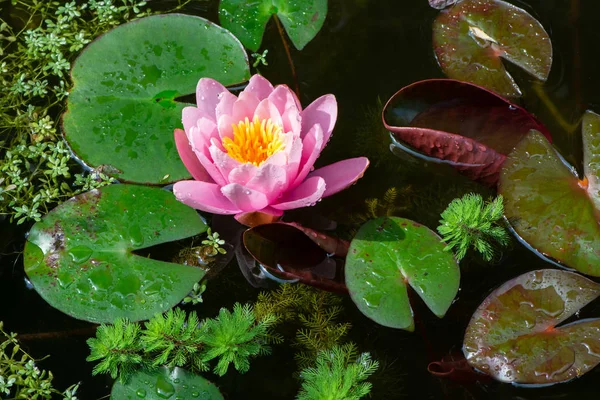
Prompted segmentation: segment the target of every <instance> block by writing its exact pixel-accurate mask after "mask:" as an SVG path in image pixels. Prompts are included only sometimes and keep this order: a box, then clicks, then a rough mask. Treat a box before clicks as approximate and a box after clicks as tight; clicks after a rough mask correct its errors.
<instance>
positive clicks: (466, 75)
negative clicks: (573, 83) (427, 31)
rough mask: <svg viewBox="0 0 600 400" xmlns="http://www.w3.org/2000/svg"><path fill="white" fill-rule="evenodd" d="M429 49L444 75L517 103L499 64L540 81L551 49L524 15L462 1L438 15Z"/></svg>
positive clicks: (482, 0)
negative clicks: (431, 48)
mask: <svg viewBox="0 0 600 400" xmlns="http://www.w3.org/2000/svg"><path fill="white" fill-rule="evenodd" d="M433 48H434V50H435V55H436V57H437V60H438V63H439V65H440V67H441V68H442V70H443V71H444V73H445V74H446V75H447V76H448V77H450V78H455V79H461V80H465V81H468V82H473V83H475V84H478V85H481V86H484V87H486V88H489V89H491V90H493V91H495V92H497V93H499V94H501V95H502V96H507V97H518V96H521V90H520V89H519V87H518V86H517V84H516V83H515V81H514V79H513V78H512V76H511V75H510V74H509V73H508V71H506V69H505V68H504V65H503V64H502V59H505V60H508V61H510V62H511V63H513V64H515V65H517V66H519V67H521V68H522V69H523V70H525V71H526V72H528V73H529V74H530V75H532V76H533V77H535V78H536V79H539V80H541V81H545V80H546V79H547V78H548V74H549V73H550V67H551V66H552V43H551V42H550V37H549V36H548V33H546V31H545V30H544V27H543V26H542V25H541V24H540V23H539V22H538V21H537V20H536V19H535V18H533V17H532V16H531V15H529V14H528V13H527V11H525V10H523V9H521V8H519V7H515V6H513V5H512V4H509V3H506V2H504V1H500V0H462V1H460V2H458V3H457V4H455V5H454V6H453V7H451V8H449V9H446V10H443V11H442V12H441V13H440V15H439V16H438V17H437V18H436V20H435V22H434V24H433Z"/></svg>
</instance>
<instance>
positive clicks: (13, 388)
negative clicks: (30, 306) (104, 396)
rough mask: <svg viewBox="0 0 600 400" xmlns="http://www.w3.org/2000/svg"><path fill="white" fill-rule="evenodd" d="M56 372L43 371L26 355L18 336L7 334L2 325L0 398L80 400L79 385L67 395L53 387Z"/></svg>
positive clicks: (0, 327) (0, 335) (65, 392)
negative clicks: (78, 396) (77, 393)
mask: <svg viewBox="0 0 600 400" xmlns="http://www.w3.org/2000/svg"><path fill="white" fill-rule="evenodd" d="M53 378H54V377H53V375H52V372H50V371H45V370H40V369H39V368H38V367H37V365H36V362H35V359H34V358H33V357H31V356H30V355H29V354H28V353H27V352H25V351H24V350H23V349H22V348H21V345H20V344H19V342H18V340H17V335H16V334H14V333H7V332H6V331H4V328H3V323H2V321H0V398H2V399H33V400H35V399H52V398H56V397H55V396H56V395H58V396H61V398H62V399H63V400H77V396H76V392H77V389H78V387H79V384H76V385H71V386H70V387H69V388H67V389H66V390H65V391H64V392H61V391H59V390H57V389H55V388H54V387H53V386H52V380H53Z"/></svg>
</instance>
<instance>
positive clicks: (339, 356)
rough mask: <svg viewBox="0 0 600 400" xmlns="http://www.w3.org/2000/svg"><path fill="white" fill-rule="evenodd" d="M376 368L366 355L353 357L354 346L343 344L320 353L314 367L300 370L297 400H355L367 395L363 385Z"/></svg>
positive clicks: (365, 385) (365, 384)
mask: <svg viewBox="0 0 600 400" xmlns="http://www.w3.org/2000/svg"><path fill="white" fill-rule="evenodd" d="M378 367H379V363H378V362H377V361H373V360H372V359H371V356H370V354H369V353H362V354H360V355H359V356H357V355H356V346H354V345H353V344H347V345H344V346H334V347H332V348H331V349H329V350H322V351H320V352H319V353H318V354H317V358H316V360H315V365H314V366H313V367H308V368H305V369H303V370H302V372H301V373H300V378H301V379H302V381H303V382H302V389H301V391H300V393H298V396H297V397H296V399H297V400H358V399H360V398H362V397H364V396H366V395H368V394H369V392H370V391H371V383H369V382H365V381H366V380H367V378H368V377H369V376H371V375H372V374H373V373H374V372H375V371H376V370H377V368H378Z"/></svg>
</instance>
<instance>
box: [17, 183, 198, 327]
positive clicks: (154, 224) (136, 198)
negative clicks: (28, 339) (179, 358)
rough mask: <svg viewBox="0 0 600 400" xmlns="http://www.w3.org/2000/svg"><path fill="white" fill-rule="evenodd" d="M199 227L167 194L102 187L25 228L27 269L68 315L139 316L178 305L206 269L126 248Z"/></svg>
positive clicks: (193, 216)
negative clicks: (144, 255) (146, 255)
mask: <svg viewBox="0 0 600 400" xmlns="http://www.w3.org/2000/svg"><path fill="white" fill-rule="evenodd" d="M205 230H206V225H205V224H204V222H202V219H201V218H200V217H199V215H198V214H197V213H196V211H195V210H193V209H192V208H190V207H188V206H186V205H184V204H182V203H180V202H179V201H177V200H176V199H175V197H174V196H173V194H172V193H170V192H167V191H165V190H162V189H158V188H151V187H143V186H135V185H111V186H106V187H103V188H101V189H99V190H92V191H91V192H87V193H84V194H81V195H79V196H76V197H73V198H72V199H70V200H68V201H66V202H64V203H63V204H61V205H59V206H58V207H56V208H55V209H54V210H52V211H50V212H49V213H48V214H47V215H46V216H45V217H44V218H43V219H42V220H41V221H40V222H38V223H36V224H35V225H34V226H33V228H31V231H30V232H29V236H28V238H27V243H26V245H25V253H24V264H25V272H27V275H28V276H29V279H30V280H31V283H32V284H33V286H34V287H35V289H36V290H37V291H38V293H39V294H40V295H41V296H42V297H43V298H44V299H45V300H46V301H47V302H48V303H50V305H52V306H53V307H56V308H58V309H59V310H61V311H62V312H64V313H66V314H69V315H71V316H72V317H75V318H79V319H85V320H88V321H92V322H108V323H111V322H113V321H114V320H115V319H116V318H119V317H125V318H128V319H130V320H132V321H138V320H144V319H148V318H150V317H151V316H153V315H155V314H157V313H161V312H164V311H166V310H168V309H169V308H171V307H173V306H174V305H175V304H177V303H178V302H179V301H180V300H181V299H183V298H184V297H185V295H186V294H188V293H189V291H190V290H191V289H192V287H193V286H194V283H196V282H198V281H199V280H200V279H201V278H202V276H203V275H204V271H203V270H202V269H200V268H194V267H189V266H186V265H179V264H172V263H167V262H163V261H157V260H153V259H151V258H147V257H142V256H138V255H135V254H133V253H132V251H134V250H139V249H143V248H145V247H150V246H154V245H157V244H160V243H166V242H170V241H173V240H179V239H183V238H187V237H189V236H193V235H197V234H199V233H201V232H204V231H205Z"/></svg>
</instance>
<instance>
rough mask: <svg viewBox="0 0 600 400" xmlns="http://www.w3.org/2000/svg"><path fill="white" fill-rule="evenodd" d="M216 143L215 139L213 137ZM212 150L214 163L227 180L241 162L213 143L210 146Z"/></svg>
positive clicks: (209, 149)
mask: <svg viewBox="0 0 600 400" xmlns="http://www.w3.org/2000/svg"><path fill="white" fill-rule="evenodd" d="M213 143H214V139H213ZM208 151H210V155H211V157H212V159H213V162H214V164H215V165H216V167H217V169H218V170H219V171H220V172H221V175H222V176H223V178H224V179H225V180H226V179H227V178H228V177H229V173H230V172H231V171H232V170H233V169H234V168H236V167H239V166H240V162H239V161H237V160H234V159H233V158H231V157H230V156H229V154H227V153H225V152H223V151H221V150H220V149H219V148H218V147H217V146H216V145H214V144H213V145H211V146H210V147H209V148H208Z"/></svg>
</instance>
